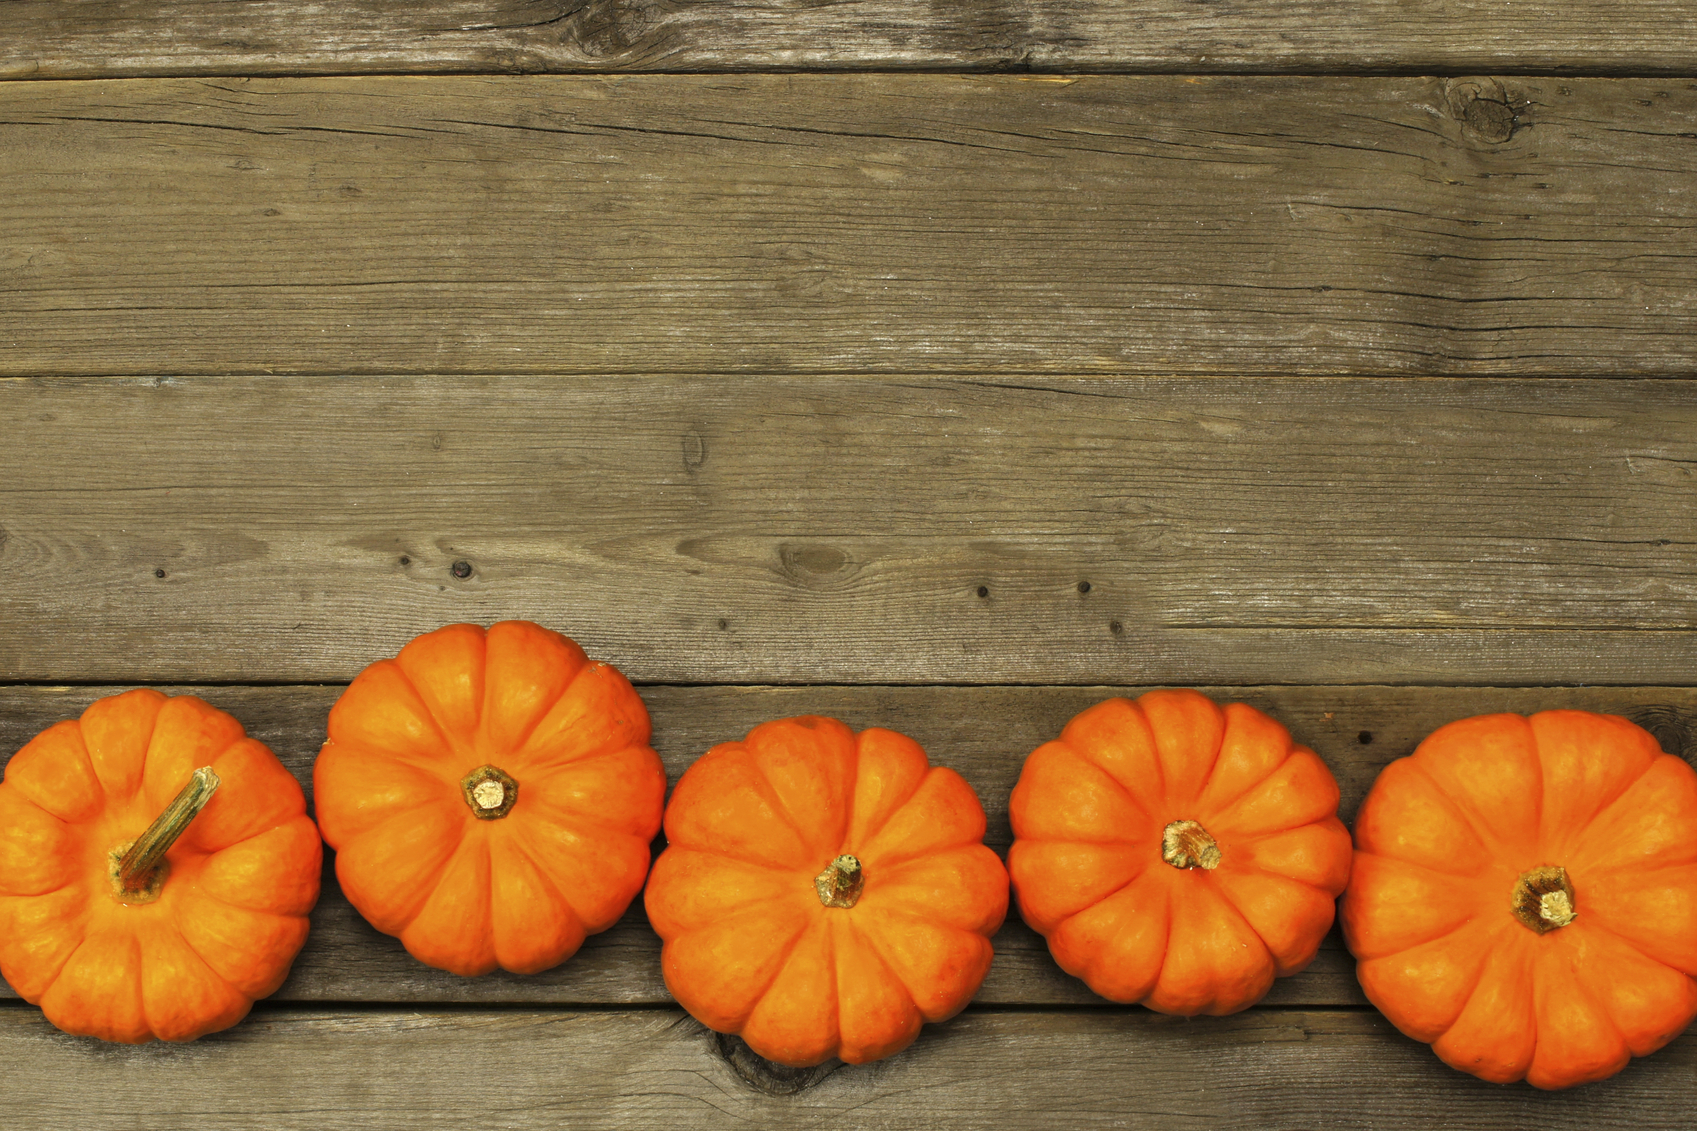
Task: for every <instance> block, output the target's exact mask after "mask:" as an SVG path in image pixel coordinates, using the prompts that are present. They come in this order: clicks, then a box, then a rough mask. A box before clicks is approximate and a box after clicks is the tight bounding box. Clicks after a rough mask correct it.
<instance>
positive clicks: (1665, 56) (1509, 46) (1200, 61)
mask: <svg viewBox="0 0 1697 1131" xmlns="http://www.w3.org/2000/svg"><path fill="white" fill-rule="evenodd" d="M908 68H923V69H927V70H944V69H966V70H1004V69H1006V70H1032V71H1056V70H1060V71H1199V72H1209V71H1213V72H1222V71H1259V72H1284V73H1292V74H1314V73H1320V72H1327V71H1356V70H1387V69H1390V70H1402V71H1405V72H1418V73H1433V72H1451V73H1454V72H1467V71H1480V70H1501V69H1504V68H1509V69H1514V70H1520V71H1545V72H1550V71H1555V72H1568V73H1574V72H1577V73H1592V74H1596V73H1610V72H1630V73H1635V74H1652V73H1664V74H1682V75H1688V74H1691V73H1692V72H1693V71H1694V70H1697V20H1694V19H1693V15H1692V10H1691V7H1690V6H1689V5H1688V4H1685V3H1683V2H1681V0H1626V2H1623V3H1616V4H1610V3H1606V2H1604V0H1573V2H1571V3H1550V2H1539V3H1528V4H1514V5H1502V4H1493V3H1489V2H1488V0H1450V2H1447V3H1444V4H1432V5H1408V4H1403V3H1397V2H1396V0H1358V2H1356V3H1353V4H1351V5H1350V6H1349V8H1348V10H1347V12H1340V11H1339V10H1338V9H1337V8H1336V7H1335V6H1333V5H1328V4H1322V3H1316V2H1314V0H1294V2H1291V3H1277V2H1275V0H1241V2H1237V3H1231V4H1205V5H1199V4H1194V3H1184V2H1182V0H1151V2H1149V3H1144V4H1138V5H1135V6H1128V5H1125V4H1118V3H1113V2H1112V0H1001V2H998V3H995V4H973V5H934V4H933V5H912V4H900V3H891V2H888V0H844V2H839V3H831V4H798V3H787V2H784V0H741V2H735V3H733V2H730V0H696V2H693V3H689V4H665V3H660V2H658V0H591V2H589V3H582V4H577V5H575V6H574V5H569V4H560V3H539V2H536V0H483V2H477V3H473V2H470V0H404V2H397V3H377V2H375V0H357V2H351V3H345V4H336V5H328V6H326V5H314V4H308V3H304V2H302V0H264V2H257V3H243V4H229V3H219V2H215V0H164V2H159V3H152V4H147V5H138V4H126V3H119V2H117V0H9V2H8V3H5V4H0V77H10V78H72V77H118V76H134V75H162V74H216V75H229V74H278V73H293V74H338V73H339V74H348V73H378V72H390V73H394V72H408V73H420V74H424V73H431V72H436V73H441V72H466V71H483V72H536V71H653V70H664V71H763V70H834V69H841V70H900V69H908Z"/></svg>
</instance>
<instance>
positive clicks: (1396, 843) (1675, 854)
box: [1343, 711, 1697, 1088]
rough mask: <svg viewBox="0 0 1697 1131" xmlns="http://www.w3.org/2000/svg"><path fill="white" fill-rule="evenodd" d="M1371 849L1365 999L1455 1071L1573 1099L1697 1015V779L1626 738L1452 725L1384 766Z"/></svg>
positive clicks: (1615, 728) (1615, 723)
mask: <svg viewBox="0 0 1697 1131" xmlns="http://www.w3.org/2000/svg"><path fill="white" fill-rule="evenodd" d="M1355 837H1356V848H1357V851H1356V856H1355V873H1354V876H1353V877H1352V878H1351V880H1350V884H1349V891H1348V892H1347V893H1346V895H1345V896H1344V903H1343V928H1344V938H1345V940H1346V941H1347V942H1348V943H1349V948H1350V950H1351V951H1352V952H1353V953H1354V954H1355V956H1356V958H1357V959H1358V960H1359V961H1358V964H1357V967H1356V969H1357V973H1358V975H1359V977H1360V978H1361V985H1362V988H1363V989H1365V990H1366V991H1367V996H1368V998H1370V999H1371V1000H1372V1002H1373V1004H1374V1005H1376V1006H1378V1007H1379V1008H1380V1009H1381V1010H1382V1011H1384V1014H1385V1016H1386V1017H1388V1018H1390V1019H1391V1021H1392V1023H1393V1024H1395V1025H1396V1027H1397V1028H1398V1029H1401V1030H1402V1031H1403V1032H1404V1033H1406V1034H1408V1035H1409V1036H1411V1037H1413V1038H1414V1039H1415V1040H1419V1041H1426V1042H1428V1043H1430V1044H1431V1046H1432V1051H1434V1052H1436V1053H1437V1054H1438V1056H1439V1057H1440V1058H1442V1059H1443V1061H1444V1062H1445V1063H1446V1064H1449V1065H1451V1066H1453V1067H1455V1068H1459V1069H1461V1070H1462V1071H1464V1072H1471V1073H1473V1074H1474V1075H1475V1076H1481V1077H1484V1078H1485V1079H1486V1080H1493V1081H1497V1082H1499V1083H1504V1082H1507V1081H1511V1080H1519V1079H1521V1078H1522V1077H1524V1078H1525V1079H1526V1080H1527V1081H1529V1082H1530V1083H1532V1084H1534V1085H1536V1086H1537V1087H1540V1088H1565V1087H1569V1086H1571V1085H1574V1084H1583V1083H1586V1082H1587V1081H1591V1080H1600V1079H1602V1078H1603V1077H1605V1076H1611V1075H1613V1074H1614V1073H1616V1072H1618V1071H1620V1069H1621V1068H1622V1067H1623V1066H1625V1064H1626V1063H1627V1061H1628V1060H1630V1059H1631V1058H1632V1057H1634V1056H1643V1055H1645V1054H1647V1053H1650V1052H1654V1051H1655V1050H1656V1049H1658V1048H1661V1047H1662V1046H1663V1045H1665V1044H1667V1042H1668V1041H1670V1040H1672V1039H1673V1038H1674V1037H1675V1036H1676V1035H1677V1034H1678V1033H1679V1032H1680V1031H1681V1030H1682V1029H1684V1028H1685V1026H1686V1025H1687V1024H1688V1023H1689V1022H1690V1021H1691V1019H1692V1017H1693V1016H1694V1015H1697V980H1694V978H1697V773H1694V772H1693V771H1692V769H1691V767H1690V766H1688V765H1686V764H1685V763H1684V762H1682V761H1681V760H1680V759H1678V758H1675V757H1672V756H1671V755H1668V754H1664V753H1662V750H1661V748H1660V747H1659V746H1658V745H1657V743H1656V740H1655V738H1653V737H1652V736H1651V735H1650V734H1649V733H1647V732H1646V731H1644V730H1642V729H1640V728H1639V727H1636V726H1634V725H1633V724H1632V723H1630V722H1628V721H1627V720H1625V719H1622V718H1618V717H1616V716H1613V715H1597V714H1592V713H1590V712H1586V711H1545V712H1542V713H1540V714H1536V715H1533V716H1531V717H1530V718H1524V717H1522V716H1520V715H1484V716H1480V717H1478V718H1472V719H1463V720H1461V721H1460V722H1454V723H1450V724H1449V725H1447V726H1444V727H1441V728H1439V729H1438V730H1437V731H1434V732H1433V733H1432V735H1431V736H1430V737H1429V738H1427V739H1426V741H1424V742H1422V743H1421V744H1420V746H1419V747H1418V748H1417V749H1416V750H1415V751H1414V753H1413V754H1412V755H1410V756H1409V757H1407V758H1402V759H1399V760H1397V761H1395V762H1392V763H1391V764H1390V765H1388V766H1386V767H1385V769H1384V771H1383V772H1382V773H1381V774H1380V775H1379V778H1378V780H1377V781H1376V782H1374V783H1373V789H1372V791H1371V792H1370V793H1369V794H1368V795H1367V800H1366V801H1365V802H1363V804H1362V806H1361V812H1360V815H1359V816H1358V817H1357V818H1356V822H1355Z"/></svg>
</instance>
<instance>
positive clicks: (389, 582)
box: [0, 306, 1697, 684]
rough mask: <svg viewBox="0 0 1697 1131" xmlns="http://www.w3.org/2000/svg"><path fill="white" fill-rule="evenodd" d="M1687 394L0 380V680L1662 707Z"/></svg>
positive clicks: (1678, 581) (1696, 533)
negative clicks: (1396, 693) (1247, 694)
mask: <svg viewBox="0 0 1697 1131" xmlns="http://www.w3.org/2000/svg"><path fill="white" fill-rule="evenodd" d="M1694 309H1697V306H1694ZM1694 340H1697V339H1694ZM1692 388H1693V386H1692V385H1691V384H1689V383H1687V382H1678V381H1654V382H1650V381H1645V382H1616V381H1565V380H1528V381H1512V382H1511V381H1496V380H1467V381H1404V380H1397V379H1375V380H1337V379H1314V380H1291V381H1281V382H1276V383H1268V382H1262V381H1257V380H1220V379H1211V378H1203V379H1161V380H1156V379H1113V380H1108V379H1073V380H1049V379H1035V378H1023V379H1014V380H1009V381H1004V382H996V381H988V380H983V379H967V380H943V379H935V378H927V379H902V380H889V381H884V380H880V379H876V378H873V379H865V378H850V377H816V378H791V377H783V378H758V379H755V378H744V379H740V380H725V379H720V378H711V377H707V378H672V377H643V378H636V377H630V378H614V379H606V378H572V379H560V378H549V377H506V378H488V377H476V378H456V379H446V378H438V379H423V378H417V379H403V378H377V377H369V378H293V379H287V380H276V379H269V378H251V379H239V380H237V379H160V380H128V381H120V382H111V383H108V382H100V381H96V382H89V381H84V380H81V379H52V380H9V381H0V419H4V420H5V421H6V422H7V429H6V434H7V442H6V444H5V445H3V446H0V530H3V531H4V533H0V571H3V574H4V576H5V578H6V584H5V587H4V591H3V597H0V599H3V600H4V602H5V610H6V615H5V616H4V617H3V618H0V678H4V679H11V680H32V681H63V680H77V681H112V682H116V681H123V680H142V681H153V682H160V681H167V680H200V681H234V682H248V681H255V682H257V681H273V680H276V681H317V680H347V679H351V678H352V677H353V675H354V674H355V673H357V672H358V671H359V670H360V668H361V667H363V666H364V665H365V664H366V663H368V662H370V661H371V660H372V659H373V658H374V657H377V656H383V655H392V654H393V653H394V651H396V650H398V649H399V647H400V646H401V645H402V644H403V643H404V642H405V641H406V640H407V639H409V638H410V637H411V636H413V635H415V634H416V633H419V632H423V631H427V630H429V629H432V628H436V627H438V626H440V625H442V624H445V623H449V622H452V621H456V620H474V621H482V622H489V621H493V620H498V619H502V618H504V617H513V616H524V617H529V618H531V619H534V620H538V621H541V622H543V623H546V624H548V625H550V626H551V627H555V628H558V629H560V630H562V631H564V632H566V633H567V634H568V635H570V636H573V637H574V638H576V639H578V640H579V641H581V642H582V643H583V644H584V645H585V646H586V647H587V648H588V649H589V650H590V651H591V652H592V654H594V655H596V656H597V657H599V658H603V659H606V660H608V661H610V662H612V663H615V664H617V665H618V666H619V667H620V668H621V669H622V670H624V671H626V672H627V673H628V674H629V675H630V676H631V677H632V678H634V679H637V680H641V681H664V682H691V683H695V682H769V683H830V682H854V683H860V682H866V683H874V682H876V683H883V682H892V683H925V682H934V683H968V682H997V683H1001V682H1022V683H1043V684H1048V683H1115V682H1120V683H1123V682H1139V683H1188V682H1214V683H1257V682H1263V683H1365V682H1399V683H1400V682H1410V683H1464V682H1465V683H1482V682H1504V683H1515V684H1528V683H1538V684H1543V683H1620V684H1644V683H1689V682H1692V680H1693V672H1697V631H1693V629H1692V625H1693V624H1697V559H1694V558H1693V556H1692V554H1691V547H1692V546H1693V545H1694V544H1697V510H1694V509H1693V508H1692V507H1691V506H1690V499H1691V491H1692V485H1693V479H1692V475H1693V472H1694V469H1697V399H1694V398H1693V396H1692ZM456 567H457V568H458V570H459V572H460V573H464V575H465V576H463V577H462V576H460V575H459V573H457V572H456ZM1086 587H1088V591H1085V590H1086Z"/></svg>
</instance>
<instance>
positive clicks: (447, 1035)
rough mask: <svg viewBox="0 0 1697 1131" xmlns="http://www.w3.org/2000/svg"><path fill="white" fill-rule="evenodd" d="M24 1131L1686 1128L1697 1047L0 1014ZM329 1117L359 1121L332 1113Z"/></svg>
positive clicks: (1340, 1030) (1270, 1016) (1366, 1028)
mask: <svg viewBox="0 0 1697 1131" xmlns="http://www.w3.org/2000/svg"><path fill="white" fill-rule="evenodd" d="M0 1057H3V1058H4V1060H5V1063H6V1065H7V1079H6V1085H7V1086H6V1091H7V1126H8V1128H15V1129H17V1131H83V1129H84V1128H86V1127H89V1126H91V1125H92V1126H115V1125H118V1124H119V1123H120V1122H121V1124H122V1126H124V1127H126V1128H136V1129H138V1131H141V1129H151V1128H158V1129H161V1131H176V1129H177V1128H180V1127H186V1126H204V1125H216V1126H218V1127H221V1128H248V1127H259V1128H265V1129H267V1131H288V1129H291V1128H301V1129H306V1131H318V1129H319V1128H321V1127H324V1126H325V1125H326V1120H327V1119H338V1118H339V1119H341V1120H344V1121H349V1122H342V1123H339V1124H338V1125H340V1126H353V1125H355V1124H354V1123H353V1122H351V1120H356V1119H357V1126H359V1127H360V1128H369V1129H372V1131H377V1129H382V1128H395V1129H397V1131H412V1129H414V1128H435V1127H442V1128H449V1127H462V1126H467V1125H472V1126H500V1127H503V1128H514V1129H522V1128H543V1127H547V1128H555V1127H559V1126H561V1125H562V1124H564V1125H568V1126H571V1127H573V1128H586V1129H593V1128H621V1129H625V1128H653V1129H655V1131H669V1129H671V1128H675V1127H679V1126H687V1127H692V1128H696V1127H698V1128H717V1127H727V1128H731V1127H735V1128H742V1127H748V1126H751V1125H752V1126H769V1127H776V1126H782V1127H786V1128H791V1127H793V1128H802V1129H805V1128H842V1127H879V1128H909V1127H911V1128H937V1127H943V1128H957V1127H958V1128H1050V1127H1055V1126H1066V1127H1080V1128H1095V1127H1101V1128H1131V1129H1144V1131H1212V1129H1223V1131H1234V1129H1243V1131H1261V1129H1263V1128H1269V1127H1302V1128H1326V1129H1333V1131H1342V1129H1357V1128H1359V1129H1366V1128H1373V1129H1374V1131H1396V1129H1410V1131H1413V1129H1420V1131H1424V1129H1425V1128H1429V1127H1444V1128H1448V1129H1452V1131H1485V1129H1492V1131H1495V1129H1500V1128H1504V1127H1537V1128H1540V1129H1544V1131H1606V1129H1610V1128H1619V1129H1631V1131H1652V1129H1663V1128H1665V1129H1669V1131H1673V1129H1684V1128H1688V1127H1689V1126H1690V1104H1691V1102H1692V1100H1693V1098H1694V1096H1697V1087H1694V1085H1693V1072H1694V1069H1697V1034H1689V1033H1688V1034H1686V1035H1685V1036H1683V1037H1681V1038H1679V1039H1677V1040H1675V1041H1674V1042H1673V1044H1671V1045H1669V1046H1668V1047H1667V1048H1664V1049H1662V1050H1661V1051H1660V1052H1657V1053H1655V1054H1652V1055H1651V1056H1649V1057H1647V1058H1644V1059H1642V1060H1638V1061H1634V1062H1633V1063H1632V1064H1630V1065H1628V1066H1627V1068H1626V1069H1625V1070H1624V1071H1622V1072H1621V1073H1620V1074H1619V1075H1618V1076H1615V1077H1613V1078H1612V1079H1610V1080H1606V1081H1603V1082H1602V1083H1598V1084H1592V1085H1588V1086H1586V1087H1583V1088H1579V1089H1577V1090H1574V1091H1568V1092H1554V1093H1551V1092H1538V1091H1536V1090H1535V1089H1533V1088H1531V1087H1528V1086H1527V1085H1524V1084H1517V1085H1511V1086H1507V1087H1503V1086H1498V1085H1492V1084H1486V1083H1484V1082H1483V1081H1480V1080H1477V1079H1475V1078H1473V1077H1471V1076H1466V1075H1463V1074H1461V1073H1459V1072H1456V1071H1454V1070H1452V1069H1450V1068H1447V1067H1445V1066H1444V1065H1443V1064H1442V1063H1440V1062H1439V1061H1438V1059H1437V1058H1436V1057H1435V1056H1433V1055H1432V1054H1431V1052H1430V1051H1428V1050H1427V1049H1426V1048H1425V1046H1423V1045H1420V1044H1417V1043H1416V1042H1414V1041H1410V1040H1408V1039H1407V1038H1405V1037H1402V1036H1401V1035H1399V1034H1398V1033H1397V1032H1396V1031H1395V1030H1394V1029H1393V1028H1392V1027H1391V1026H1390V1024H1389V1023H1388V1022H1386V1021H1385V1020H1384V1019H1383V1018H1382V1017H1380V1016H1379V1015H1378V1014H1377V1013H1374V1012H1371V1011H1324V1012H1321V1011H1313V1012H1288V1011H1273V1010H1260V1009H1257V1010H1251V1011H1249V1012H1247V1013H1240V1014H1237V1015H1236V1016H1233V1017H1227V1018H1197V1019H1195V1020H1191V1021H1185V1020H1182V1019H1177V1018H1170V1017H1161V1016H1159V1015H1156V1014H1152V1013H1149V1012H1147V1011H1145V1010H1142V1009H1135V1008H1134V1009H1124V1010H1119V1009H1116V1010H1100V1011H1096V1010H1092V1011H1084V1012H1017V1013H998V1012H985V1011H979V1010H969V1011H968V1012H966V1013H964V1014H961V1015H960V1016H958V1017H956V1018H955V1019H953V1020H952V1021H949V1022H946V1023H944V1024H942V1025H935V1026H931V1025H928V1026H926V1028H925V1031H924V1032H923V1033H921V1034H920V1037H919V1039H918V1041H917V1042H915V1044H914V1045H913V1046H911V1047H910V1048H909V1049H907V1050H906V1051H905V1052H902V1053H900V1054H898V1055H896V1056H895V1057H892V1058H890V1059H888V1060H884V1061H880V1062H877V1063H875V1064H871V1065H864V1066H861V1067H858V1068H856V1067H848V1066H844V1065H841V1064H838V1063H834V1062H833V1063H830V1064H827V1065H823V1066H821V1067H820V1068H818V1069H812V1070H800V1071H782V1070H778V1071H774V1070H773V1069H772V1067H771V1066H768V1065H766V1064H764V1063H763V1062H759V1061H757V1060H755V1059H754V1058H752V1057H751V1056H750V1054H749V1053H748V1052H747V1050H746V1048H739V1047H738V1044H737V1043H735V1042H726V1041H721V1040H719V1039H717V1038H716V1037H715V1036H714V1035H713V1034H711V1033H708V1032H706V1031H704V1030H703V1029H702V1028H701V1027H700V1026H699V1025H697V1024H696V1023H695V1022H694V1021H692V1020H690V1019H689V1018H687V1017H685V1016H683V1015H682V1014H680V1013H678V1012H676V1011H673V1010H640V1011H627V1012H616V1013H608V1012H552V1011H551V1012H537V1011H530V1010H525V1011H503V1012H444V1011H441V1010H428V1011H411V1010H409V1011H405V1012H393V1011H387V1010H314V1011H300V1010H271V1009H266V1010H264V1011H262V1012H257V1013H255V1014H254V1015H253V1016H251V1017H249V1019H248V1020H246V1021H244V1022H242V1023H241V1024H240V1025H238V1026H236V1027H235V1028H234V1029H230V1030H227V1031H226V1032H223V1033H218V1034H214V1035H212V1036H209V1037H203V1038H201V1039H200V1040H198V1041H196V1042H194V1043H193V1044H192V1045H188V1046H162V1045H159V1044H153V1045H144V1046H141V1047H126V1046H113V1045H102V1044H101V1043H100V1042H98V1041H93V1040H89V1039H83V1038H71V1037H65V1036H63V1035H61V1034H59V1033H58V1032H56V1031H55V1030H53V1029H52V1028H51V1027H50V1026H48V1025H47V1023H46V1022H45V1021H42V1020H41V1019H40V1018H39V1017H38V1016H36V1015H34V1014H33V1011H28V1012H26V1011H24V1010H21V1009H0ZM329 1113H337V1114H336V1115H331V1114H329Z"/></svg>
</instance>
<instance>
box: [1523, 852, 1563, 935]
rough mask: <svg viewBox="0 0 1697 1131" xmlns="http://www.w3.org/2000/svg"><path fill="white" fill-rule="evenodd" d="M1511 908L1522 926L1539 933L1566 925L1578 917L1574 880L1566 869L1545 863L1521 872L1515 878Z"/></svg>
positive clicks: (1545, 932) (1542, 933)
mask: <svg viewBox="0 0 1697 1131" xmlns="http://www.w3.org/2000/svg"><path fill="white" fill-rule="evenodd" d="M1509 911H1510V912H1512V913H1513V915H1514V917H1515V918H1516V919H1519V920H1520V924H1521V926H1523V927H1525V928H1526V929H1527V930H1529V931H1534V932H1536V933H1538V934H1540V935H1544V934H1548V933H1549V932H1551V931H1553V930H1555V929H1556V928H1557V927H1565V926H1567V925H1568V924H1569V923H1571V922H1573V921H1574V920H1575V919H1577V918H1578V917H1579V912H1578V910H1577V909H1576V908H1575V906H1574V897H1573V881H1572V880H1570V879H1568V878H1567V869H1566V868H1563V867H1560V866H1558V865H1555V864H1543V865H1540V866H1538V867H1536V868H1532V869H1530V870H1529V871H1527V872H1524V873H1522V875H1521V877H1520V878H1519V879H1518V880H1516V881H1514V890H1513V892H1512V893H1511V894H1510V896H1509Z"/></svg>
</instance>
